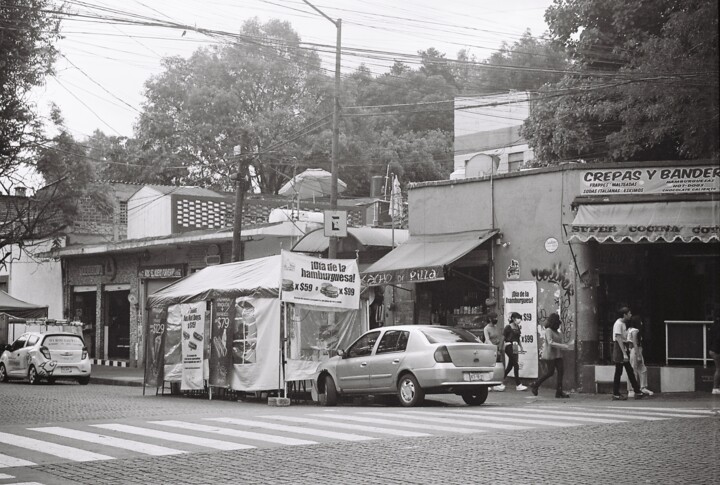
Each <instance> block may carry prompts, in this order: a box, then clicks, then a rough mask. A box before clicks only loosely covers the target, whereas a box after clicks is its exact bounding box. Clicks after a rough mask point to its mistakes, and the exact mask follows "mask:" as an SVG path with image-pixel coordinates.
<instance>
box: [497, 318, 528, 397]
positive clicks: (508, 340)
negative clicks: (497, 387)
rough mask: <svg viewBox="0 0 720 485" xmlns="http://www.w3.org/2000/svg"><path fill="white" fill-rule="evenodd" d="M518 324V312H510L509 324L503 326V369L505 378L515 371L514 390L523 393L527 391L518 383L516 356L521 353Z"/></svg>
mask: <svg viewBox="0 0 720 485" xmlns="http://www.w3.org/2000/svg"><path fill="white" fill-rule="evenodd" d="M520 322H522V315H520V314H519V313H518V312H512V313H511V314H510V322H509V323H508V324H507V325H505V328H504V329H503V338H504V340H505V355H507V359H508V361H507V367H506V368H505V377H507V376H508V374H510V370H511V369H512V370H514V371H515V389H517V390H518V391H524V390H526V389H527V387H526V386H523V385H522V382H520V365H519V364H518V354H519V353H520V352H523V348H522V344H521V343H520V335H522V330H521V329H520Z"/></svg>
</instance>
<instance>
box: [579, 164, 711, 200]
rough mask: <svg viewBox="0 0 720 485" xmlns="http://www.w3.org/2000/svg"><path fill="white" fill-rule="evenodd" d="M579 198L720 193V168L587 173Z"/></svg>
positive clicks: (699, 167) (615, 170)
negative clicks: (582, 196) (586, 196)
mask: <svg viewBox="0 0 720 485" xmlns="http://www.w3.org/2000/svg"><path fill="white" fill-rule="evenodd" d="M580 184H581V186H580V195H589V196H592V195H611V194H614V195H627V194H633V195H637V194H687V193H694V192H720V167H712V166H707V165H705V166H697V167H654V168H617V169H598V170H586V171H584V172H583V173H582V177H581V179H580Z"/></svg>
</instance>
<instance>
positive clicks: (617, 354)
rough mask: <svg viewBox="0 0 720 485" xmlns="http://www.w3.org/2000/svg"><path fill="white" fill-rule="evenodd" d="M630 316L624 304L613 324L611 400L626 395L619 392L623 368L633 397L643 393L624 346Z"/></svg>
mask: <svg viewBox="0 0 720 485" xmlns="http://www.w3.org/2000/svg"><path fill="white" fill-rule="evenodd" d="M631 318H632V311H630V308H628V307H626V306H624V307H622V308H620V309H619V310H618V319H617V320H615V324H614V325H613V330H612V333H613V341H614V342H613V351H612V360H613V363H614V364H615V376H614V379H613V396H612V399H613V401H625V400H627V397H626V396H624V395H622V394H620V378H621V377H622V372H623V369H625V373H626V374H627V377H628V380H629V381H630V384H631V385H632V388H633V391H634V392H635V399H642V398H643V397H644V394H643V393H642V392H641V391H640V386H638V383H637V381H636V380H635V372H634V371H633V368H632V367H631V366H630V353H629V352H628V349H627V346H626V336H627V323H628V322H629V321H630V319H631Z"/></svg>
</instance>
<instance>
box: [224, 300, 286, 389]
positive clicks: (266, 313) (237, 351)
mask: <svg viewBox="0 0 720 485" xmlns="http://www.w3.org/2000/svg"><path fill="white" fill-rule="evenodd" d="M234 311H235V316H234V318H233V319H232V320H231V322H232V325H234V329H233V335H232V362H233V364H232V366H233V372H232V377H231V387H232V389H234V390H236V391H266V390H268V389H279V388H280V387H281V386H282V384H281V383H280V379H281V377H280V322H281V320H280V302H279V300H278V299H277V298H254V297H240V298H237V299H236V300H235V310H234Z"/></svg>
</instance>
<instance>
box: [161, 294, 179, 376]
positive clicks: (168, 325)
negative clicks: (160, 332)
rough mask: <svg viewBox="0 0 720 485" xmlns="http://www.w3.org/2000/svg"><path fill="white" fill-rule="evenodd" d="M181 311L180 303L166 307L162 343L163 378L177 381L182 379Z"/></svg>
mask: <svg viewBox="0 0 720 485" xmlns="http://www.w3.org/2000/svg"><path fill="white" fill-rule="evenodd" d="M181 347H182V313H181V307H180V305H170V306H169V307H167V318H166V319H165V341H164V343H163V351H164V354H163V364H164V365H163V369H164V370H163V372H164V374H163V379H164V380H165V381H167V382H179V381H180V380H181V379H182V348H181Z"/></svg>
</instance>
